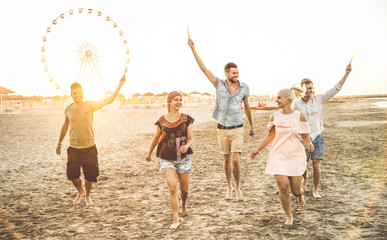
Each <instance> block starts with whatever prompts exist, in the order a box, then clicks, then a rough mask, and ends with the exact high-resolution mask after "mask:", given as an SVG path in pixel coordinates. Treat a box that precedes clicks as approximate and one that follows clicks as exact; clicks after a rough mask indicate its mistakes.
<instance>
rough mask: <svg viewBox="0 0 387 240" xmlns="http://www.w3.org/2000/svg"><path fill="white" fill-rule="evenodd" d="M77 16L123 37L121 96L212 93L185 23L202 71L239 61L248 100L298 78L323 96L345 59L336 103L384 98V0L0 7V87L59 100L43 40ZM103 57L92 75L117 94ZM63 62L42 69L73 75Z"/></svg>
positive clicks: (70, 0)
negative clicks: (100, 17) (104, 19)
mask: <svg viewBox="0 0 387 240" xmlns="http://www.w3.org/2000/svg"><path fill="white" fill-rule="evenodd" d="M78 8H91V9H95V10H99V11H101V12H102V13H103V14H106V15H108V16H110V17H111V18H112V19H114V21H115V22H116V23H117V24H118V26H119V27H120V28H121V29H122V31H123V33H124V35H125V37H126V39H127V40H128V43H127V45H128V48H129V51H130V53H129V59H130V63H129V66H128V73H127V82H126V83H125V85H124V87H123V88H122V90H121V93H122V94H124V95H126V96H128V95H132V94H134V93H136V92H139V93H141V94H144V93H146V92H148V91H150V92H153V93H161V92H164V91H167V92H170V91H173V90H181V91H184V92H192V91H195V90H196V91H199V92H201V93H203V92H209V93H211V94H214V92H215V90H214V88H213V86H212V85H211V83H210V82H209V81H208V80H207V78H206V77H205V76H204V74H203V73H202V72H201V71H200V69H199V67H198V66H197V64H196V62H195V60H194V58H193V56H192V53H191V50H190V48H189V47H188V45H187V24H188V25H189V30H190V35H191V38H192V40H193V41H194V42H195V45H196V49H197V52H198V54H199V56H200V57H201V58H202V59H203V61H204V63H205V65H206V66H207V68H208V69H210V70H211V71H212V72H213V73H214V74H215V75H216V76H218V77H221V78H223V77H224V73H223V67H224V65H225V64H226V63H227V62H230V61H232V62H235V63H237V64H238V66H239V72H240V78H239V79H240V81H243V82H245V83H247V84H248V85H249V86H250V93H252V94H275V93H277V92H278V90H279V89H281V88H285V87H291V86H292V85H293V84H296V83H299V81H300V80H301V79H302V78H304V77H308V78H310V79H312V80H313V81H314V85H315V87H316V90H317V92H321V91H325V90H328V89H329V88H331V87H333V86H334V84H335V83H336V82H338V81H339V80H340V79H341V77H342V76H343V74H344V70H345V68H346V66H347V64H348V62H349V60H350V59H351V56H352V54H354V58H353V62H352V68H353V71H352V73H351V74H350V76H349V78H348V79H347V82H346V83H345V85H344V88H343V90H342V91H341V92H340V93H339V95H352V94H378V93H384V94H385V93H387V60H386V59H387V1H384V0H379V1H377V0H343V1H337V0H324V1H312V0H305V1H298V0H292V1H288V0H277V1H275V0H273V1H269V0H267V1H259V0H241V1H228V0H211V1H209V0H196V1H185V0H176V1H169V0H163V1H158V0H148V1H146V0H145V1H131V0H111V1H106V0H90V1H86V0H85V1H79V0H65V1H53V0H34V1H29V0H24V1H22V0H13V1H5V0H2V1H0V22H1V28H0V29H1V30H0V31H1V44H0V53H1V54H0V86H3V87H6V88H9V89H11V90H13V91H15V92H16V94H23V95H43V96H54V95H57V94H59V95H62V94H63V93H62V92H60V91H57V90H55V86H54V85H53V84H52V83H50V82H49V78H48V76H47V74H46V73H45V72H44V69H43V64H42V62H41V46H42V43H43V41H42V39H43V36H44V34H45V32H46V29H47V27H48V26H49V25H50V24H51V22H52V21H53V20H54V19H55V18H56V17H57V16H59V15H60V14H61V13H64V12H68V10H71V9H73V10H75V11H76V10H77V9H78ZM68 19H69V18H65V19H63V22H65V20H66V21H67V20H68ZM72 21H75V23H73V24H75V25H77V24H78V23H77V20H72ZM63 22H60V23H59V22H58V27H59V24H62V23H63ZM61 26H64V25H61ZM79 26H82V24H81V23H79ZM54 30H55V31H56V30H57V29H56V28H55V29H54V28H53V29H52V33H54ZM58 31H59V30H58ZM60 31H69V30H68V29H62V30H60ZM84 31H90V32H92V31H96V30H93V28H91V27H89V28H88V29H87V30H84ZM104 31H105V29H103V28H102V29H100V30H99V33H101V34H103V33H104ZM65 34H67V35H69V36H71V35H72V34H73V33H72V32H71V31H69V32H66V33H65ZM74 37H75V36H74ZM50 40H52V39H48V41H50ZM54 40H55V39H54ZM57 41H60V40H57ZM67 42H68V41H65V40H62V42H60V43H56V42H50V43H51V44H52V45H55V44H60V45H65V44H66V43H67ZM119 43H121V42H119ZM105 44H106V46H116V45H117V44H118V43H117V42H114V41H113V40H112V41H111V42H109V40H108V41H107V42H106V43H105ZM69 51H73V50H69ZM111 54H112V55H113V56H110V59H111V58H114V59H115V60H112V61H111V62H110V63H106V62H105V63H104V64H102V62H101V64H100V71H105V72H108V71H113V70H114V74H111V79H109V77H106V76H104V79H103V81H106V82H109V83H110V85H112V86H115V85H116V84H117V83H118V81H119V75H120V74H121V72H123V70H124V65H125V62H124V60H122V62H121V60H120V59H122V56H124V55H125V53H124V52H123V51H122V53H121V52H117V53H116V54H117V56H116V57H115V55H114V54H115V53H114V52H113V51H112V52H111ZM101 58H102V57H101ZM67 61H69V60H68V59H67V60H65V59H64V58H62V57H59V56H58V57H57V58H56V57H55V54H54V55H53V56H51V58H50V59H47V64H50V66H53V68H57V69H60V68H61V67H63V68H64V67H67V68H64V69H63V70H62V71H75V72H77V71H78V69H79V67H78V66H79V65H80V63H74V66H76V67H74V68H75V69H68V68H71V66H70V65H71V64H69V63H68V62H67ZM74 61H75V60H74ZM116 62H117V64H113V63H116ZM77 64H78V65H77ZM104 68H105V69H104ZM116 69H117V70H116ZM58 71H59V70H58ZM113 75H116V76H113ZM69 78H70V77H69ZM66 81H68V83H69V84H70V83H72V82H73V81H74V79H68V80H66ZM63 87H64V86H63ZM109 90H114V89H109Z"/></svg>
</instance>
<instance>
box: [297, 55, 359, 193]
mask: <svg viewBox="0 0 387 240" xmlns="http://www.w3.org/2000/svg"><path fill="white" fill-rule="evenodd" d="M351 71H352V66H351V63H350V64H348V66H347V68H346V69H345V74H344V76H343V78H342V79H341V80H340V81H339V82H338V83H336V85H335V86H334V87H333V88H332V89H330V90H328V91H326V92H325V93H323V94H314V87H313V82H312V80H310V79H308V78H304V79H302V81H301V83H300V85H301V87H305V89H306V92H305V95H304V96H303V97H302V98H301V99H298V100H297V101H295V103H294V109H295V110H297V111H300V112H302V113H303V114H304V115H305V117H306V119H307V120H308V123H309V126H310V129H311V133H310V137H311V138H312V142H313V145H314V152H307V150H305V151H306V153H307V161H309V159H312V164H313V197H314V198H321V195H320V194H319V193H318V189H319V184H320V178H321V169H320V161H321V160H323V159H324V151H325V145H324V139H323V137H322V135H321V133H322V131H323V130H324V124H323V121H322V106H323V104H324V103H325V102H327V101H328V100H329V99H331V98H332V97H333V96H335V95H336V94H337V93H338V92H339V91H340V90H341V88H342V86H343V85H344V83H345V80H346V79H347V77H348V75H349V73H350V72H351ZM307 180H308V172H307V170H305V173H304V182H303V185H304V189H305V188H306V184H307Z"/></svg>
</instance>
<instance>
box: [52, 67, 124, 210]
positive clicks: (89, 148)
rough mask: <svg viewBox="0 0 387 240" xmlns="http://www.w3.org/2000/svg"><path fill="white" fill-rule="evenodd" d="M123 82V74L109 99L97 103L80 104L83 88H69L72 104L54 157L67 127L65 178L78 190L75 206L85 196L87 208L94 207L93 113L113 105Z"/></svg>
mask: <svg viewBox="0 0 387 240" xmlns="http://www.w3.org/2000/svg"><path fill="white" fill-rule="evenodd" d="M125 81H126V78H125V74H124V76H123V77H122V78H121V80H120V82H119V84H118V86H117V88H116V90H115V91H114V92H113V93H112V94H111V95H110V96H109V97H107V98H106V99H103V100H100V101H83V90H82V86H81V85H80V84H79V83H73V84H72V85H71V97H72V98H73V100H74V103H72V104H71V105H69V106H67V108H66V110H65V122H64V123H63V126H62V129H61V132H60V136H59V141H58V146H57V147H56V154H58V155H59V154H61V145H62V141H63V139H64V137H65V136H66V133H67V130H68V129H69V128H70V132H69V139H70V146H69V148H68V149H67V177H68V179H69V180H71V181H72V182H73V184H74V186H75V187H76V188H77V190H78V194H77V196H76V197H75V199H74V200H73V203H74V204H79V203H80V202H81V200H82V197H83V196H85V201H86V205H87V206H90V205H93V202H92V200H91V198H90V191H91V187H92V185H93V182H97V177H98V175H99V168H98V153H97V148H96V146H95V143H94V132H93V113H94V112H95V111H97V110H99V109H101V108H102V107H103V106H105V105H107V104H110V103H112V102H113V101H114V99H115V98H116V97H117V95H118V92H119V91H120V89H121V87H122V85H123V84H124V83H125ZM81 167H82V170H83V174H84V175H85V190H84V189H83V186H82V181H81V179H80V178H79V177H80V170H81Z"/></svg>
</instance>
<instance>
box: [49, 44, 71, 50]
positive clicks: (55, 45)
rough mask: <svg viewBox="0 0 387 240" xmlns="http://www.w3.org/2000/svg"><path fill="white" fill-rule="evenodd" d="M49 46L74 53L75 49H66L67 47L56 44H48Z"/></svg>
mask: <svg viewBox="0 0 387 240" xmlns="http://www.w3.org/2000/svg"><path fill="white" fill-rule="evenodd" d="M47 45H49V46H52V47H57V48H61V49H64V50H67V51H74V49H70V48H68V47H65V46H62V45H59V44H55V43H47Z"/></svg>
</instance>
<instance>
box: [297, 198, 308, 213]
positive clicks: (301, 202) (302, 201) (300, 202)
mask: <svg viewBox="0 0 387 240" xmlns="http://www.w3.org/2000/svg"><path fill="white" fill-rule="evenodd" d="M298 202H299V204H300V210H301V211H303V210H305V209H306V202H305V198H304V195H302V196H301V197H299V198H298Z"/></svg>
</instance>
